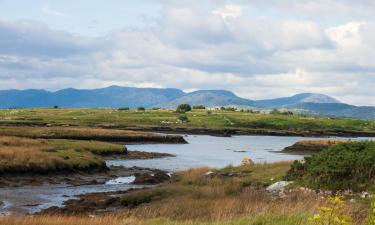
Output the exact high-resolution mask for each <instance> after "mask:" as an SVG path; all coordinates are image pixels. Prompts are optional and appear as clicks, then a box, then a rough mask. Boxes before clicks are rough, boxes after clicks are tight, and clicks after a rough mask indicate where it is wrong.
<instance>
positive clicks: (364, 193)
mask: <svg viewBox="0 0 375 225" xmlns="http://www.w3.org/2000/svg"><path fill="white" fill-rule="evenodd" d="M368 197H370V194H369V193H368V192H366V191H364V192H362V195H361V198H368Z"/></svg>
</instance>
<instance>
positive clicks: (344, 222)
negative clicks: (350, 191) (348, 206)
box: [310, 196, 353, 225]
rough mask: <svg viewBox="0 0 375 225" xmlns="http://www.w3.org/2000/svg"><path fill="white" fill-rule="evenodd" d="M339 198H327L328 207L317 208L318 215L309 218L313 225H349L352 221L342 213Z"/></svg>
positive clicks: (342, 202)
mask: <svg viewBox="0 0 375 225" xmlns="http://www.w3.org/2000/svg"><path fill="white" fill-rule="evenodd" d="M343 204H344V201H343V200H342V198H341V197H338V196H336V197H330V198H328V206H325V207H319V213H318V214H315V215H314V216H313V217H311V218H310V221H311V222H312V224H314V225H350V224H352V221H353V219H352V218H351V217H350V216H348V215H346V214H344V213H343V212H342V206H343Z"/></svg>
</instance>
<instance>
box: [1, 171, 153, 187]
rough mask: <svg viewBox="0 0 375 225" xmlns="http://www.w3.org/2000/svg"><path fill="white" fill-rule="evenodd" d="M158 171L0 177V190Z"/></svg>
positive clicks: (82, 182) (86, 182) (93, 181)
mask: <svg viewBox="0 0 375 225" xmlns="http://www.w3.org/2000/svg"><path fill="white" fill-rule="evenodd" d="M156 171H158V170H153V169H145V168H139V167H130V168H126V167H121V166H113V167H109V168H108V169H107V170H105V171H92V172H77V173H65V174H64V173H60V174H51V175H38V174H24V175H12V176H2V177H0V188H4V187H23V186H42V185H55V184H63V185H73V186H79V185H93V184H104V183H105V182H107V181H109V180H111V179H115V178H118V177H129V176H135V175H136V176H138V175H142V174H148V173H152V172H156Z"/></svg>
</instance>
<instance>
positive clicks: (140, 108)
mask: <svg viewBox="0 0 375 225" xmlns="http://www.w3.org/2000/svg"><path fill="white" fill-rule="evenodd" d="M145 110H146V109H145V107H138V108H137V111H145Z"/></svg>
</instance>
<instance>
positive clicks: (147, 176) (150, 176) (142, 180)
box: [133, 171, 170, 184]
mask: <svg viewBox="0 0 375 225" xmlns="http://www.w3.org/2000/svg"><path fill="white" fill-rule="evenodd" d="M169 179H170V176H169V175H168V174H167V173H165V172H163V171H157V172H154V173H144V174H139V175H136V177H135V180H134V182H133V183H134V184H159V183H163V182H165V181H167V180H169Z"/></svg>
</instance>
